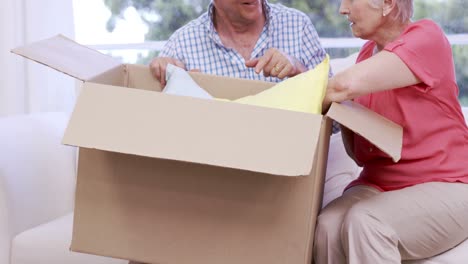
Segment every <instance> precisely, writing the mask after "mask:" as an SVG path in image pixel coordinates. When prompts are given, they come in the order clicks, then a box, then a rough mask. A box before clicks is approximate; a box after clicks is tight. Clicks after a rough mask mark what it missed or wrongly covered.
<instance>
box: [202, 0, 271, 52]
mask: <svg viewBox="0 0 468 264" xmlns="http://www.w3.org/2000/svg"><path fill="white" fill-rule="evenodd" d="M263 11H264V12H265V18H266V21H265V26H264V28H263V31H262V33H261V34H262V35H263V34H265V33H266V36H269V35H270V34H269V33H270V30H269V28H270V21H271V19H272V16H271V6H270V4H269V3H268V1H267V0H263ZM207 17H208V21H207V23H206V30H207V32H208V35H209V36H210V38H211V39H212V40H213V41H214V42H216V43H217V44H218V45H221V46H224V45H223V44H222V42H221V38H220V37H219V34H218V31H216V28H215V26H214V5H213V1H211V2H210V5H209V6H208V16H207Z"/></svg>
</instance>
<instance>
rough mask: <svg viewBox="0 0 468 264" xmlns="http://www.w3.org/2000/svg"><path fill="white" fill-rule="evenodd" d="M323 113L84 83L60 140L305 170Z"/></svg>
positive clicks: (284, 171)
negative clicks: (306, 112) (309, 112)
mask: <svg viewBox="0 0 468 264" xmlns="http://www.w3.org/2000/svg"><path fill="white" fill-rule="evenodd" d="M321 122H322V117H321V116H320V115H312V114H305V113H298V112H292V111H282V110H278V109H270V108H264V107H255V106H249V105H243V104H237V103H231V102H219V101H216V100H203V99H196V98H191V97H185V96H173V95H167V94H161V93H157V92H150V91H143V90H136V89H129V88H122V87H116V86H108V85H101V84H94V83H85V84H84V86H83V89H82V92H81V94H80V97H79V99H78V101H77V103H76V106H75V110H74V112H73V114H72V116H71V118H70V122H69V125H68V128H67V130H66V133H65V136H64V138H63V143H65V144H68V145H74V146H79V147H86V148H94V149H100V150H107V151H113V152H119V153H126V154H133V155H140V156H146V157H154V158H163V159H169V160H179V161H186V162H193V163H200V164H209V165H213V166H220V167H227V168H234V169H242V170H249V171H255V172H262V173H270V174H275V175H284V176H301V175H308V174H309V173H310V171H311V169H312V168H311V166H312V160H313V159H314V151H315V148H316V145H317V141H318V135H319V131H320V127H321Z"/></svg>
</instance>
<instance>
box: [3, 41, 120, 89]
mask: <svg viewBox="0 0 468 264" xmlns="http://www.w3.org/2000/svg"><path fill="white" fill-rule="evenodd" d="M11 52H13V53H16V54H18V55H20V56H23V57H25V58H28V59H30V60H33V61H36V62H38V63H41V64H44V65H46V66H48V67H51V68H53V69H56V70H58V71H60V72H63V73H65V74H68V75H70V76H72V77H74V78H77V79H80V80H82V81H86V80H89V79H91V78H93V77H95V76H97V75H99V74H101V73H104V72H107V71H109V70H111V69H113V68H116V67H119V66H120V65H121V62H119V61H118V60H117V59H114V58H112V57H111V56H107V55H104V54H102V53H100V52H98V51H96V50H93V49H90V48H88V47H86V46H82V45H79V44H78V43H76V42H74V41H73V40H70V39H68V38H66V37H64V36H62V35H58V36H55V37H53V38H50V39H46V40H42V41H39V42H36V43H33V44H30V45H26V46H23V47H18V48H15V49H13V50H12V51H11Z"/></svg>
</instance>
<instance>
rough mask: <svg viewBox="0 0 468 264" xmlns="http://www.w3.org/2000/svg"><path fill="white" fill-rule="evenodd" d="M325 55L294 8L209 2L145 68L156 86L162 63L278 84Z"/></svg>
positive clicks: (253, 0)
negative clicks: (204, 10) (149, 72)
mask: <svg viewBox="0 0 468 264" xmlns="http://www.w3.org/2000/svg"><path fill="white" fill-rule="evenodd" d="M325 54H326V53H325V50H324V49H323V47H322V45H321V44H320V41H319V38H318V35H317V32H316V30H315V28H314V26H313V25H312V23H311V21H310V19H309V18H308V17H307V16H306V15H305V14H304V13H302V12H300V11H298V10H295V9H292V8H287V7H285V6H282V5H279V4H270V3H268V2H267V1H266V0H213V1H212V2H211V3H210V5H209V7H208V11H207V12H206V13H204V14H202V15H201V16H200V17H199V18H197V19H195V20H193V21H191V22H189V23H188V24H187V25H185V26H183V27H182V28H180V29H179V30H177V31H176V32H175V33H174V34H173V35H172V36H171V37H170V38H169V40H168V42H167V44H166V46H165V47H164V49H163V50H162V52H161V53H160V54H159V57H157V58H155V59H154V60H153V61H152V62H151V65H150V69H151V71H152V73H153V75H154V76H155V77H156V79H158V80H159V81H160V82H161V84H162V86H165V72H166V65H167V64H168V63H170V64H174V65H176V66H179V67H182V68H184V69H186V70H197V71H201V72H204V73H208V74H216V75H222V76H230V77H237V78H245V79H254V80H263V81H271V82H278V81H280V80H281V79H283V78H286V77H291V76H294V75H297V74H299V73H301V72H304V71H306V70H308V69H312V68H314V67H315V66H316V65H317V64H319V63H320V62H321V61H322V60H323V59H324V58H325Z"/></svg>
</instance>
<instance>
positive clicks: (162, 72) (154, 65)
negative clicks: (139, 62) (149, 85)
mask: <svg viewBox="0 0 468 264" xmlns="http://www.w3.org/2000/svg"><path fill="white" fill-rule="evenodd" d="M167 64H173V65H175V66H177V67H180V68H182V69H185V65H184V64H183V63H182V62H181V61H179V60H176V59H174V58H169V57H157V58H154V59H153V61H151V64H150V71H151V73H152V74H153V76H154V77H155V78H156V79H157V80H158V81H159V82H160V83H161V87H163V88H164V86H166V66H167Z"/></svg>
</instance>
